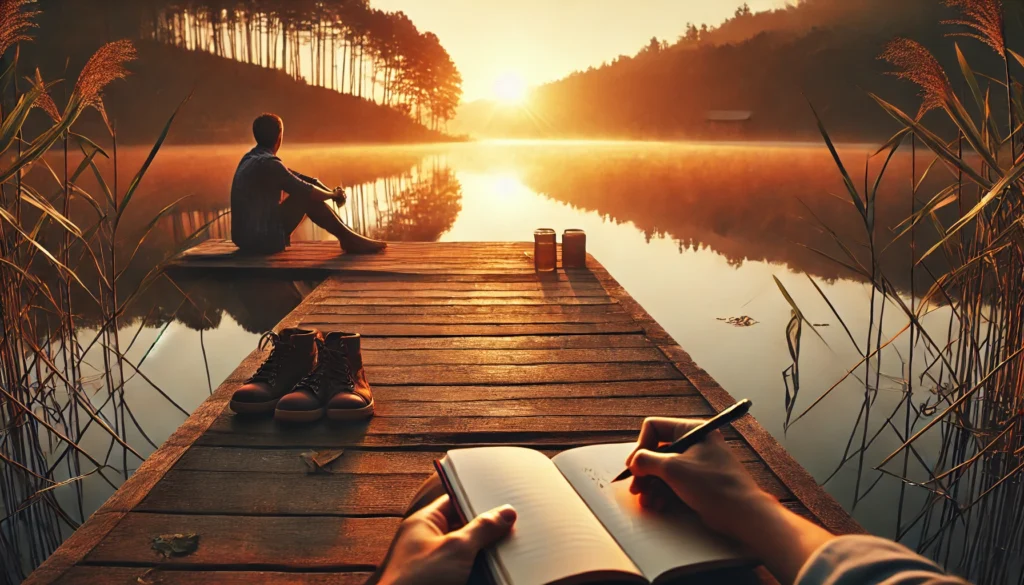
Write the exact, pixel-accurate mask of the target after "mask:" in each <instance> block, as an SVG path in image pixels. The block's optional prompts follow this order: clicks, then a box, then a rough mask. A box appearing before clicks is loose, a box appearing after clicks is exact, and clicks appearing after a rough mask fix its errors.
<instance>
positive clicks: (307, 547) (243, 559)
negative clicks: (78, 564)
mask: <svg viewBox="0 0 1024 585" xmlns="http://www.w3.org/2000/svg"><path fill="white" fill-rule="evenodd" d="M398 524H399V519H398V518H343V517H334V516H304V517H298V516H278V517H274V516H210V515H200V516H191V515H185V514H147V513H131V514H128V515H127V516H126V517H125V518H124V520H122V521H121V522H120V523H119V524H118V525H117V527H115V528H114V529H113V530H112V531H110V534H108V535H107V537H106V538H105V539H103V541H102V542H100V543H99V545H98V546H96V548H95V549H93V550H92V552H90V553H89V554H88V555H87V556H86V558H85V561H86V562H88V563H109V564H129V563H131V564H139V565H151V566H160V567H170V566H173V567H176V568H178V567H180V568H189V567H192V568H203V569H217V568H220V569H238V568H242V567H244V568H245V569H247V570H250V571H251V570H268V571H274V570H296V569H318V570H324V571H347V570H363V571H366V570H372V569H373V567H375V566H377V565H378V564H380V562H381V561H382V560H383V559H384V555H385V553H386V552H387V548H388V545H389V544H390V543H391V538H392V536H393V535H394V533H395V530H396V529H397V528H398ZM190 532H194V533H196V534H198V535H199V537H200V540H199V548H198V549H196V551H195V552H194V553H192V554H190V555H188V556H180V557H170V558H163V557H161V556H160V555H158V554H157V553H156V551H154V550H153V549H152V544H153V538H154V537H155V536H157V535H160V534H179V533H190Z"/></svg>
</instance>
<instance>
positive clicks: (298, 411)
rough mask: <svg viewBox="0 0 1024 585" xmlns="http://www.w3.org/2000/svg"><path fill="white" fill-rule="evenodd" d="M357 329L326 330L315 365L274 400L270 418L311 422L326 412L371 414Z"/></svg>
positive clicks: (352, 416) (339, 416)
mask: <svg viewBox="0 0 1024 585" xmlns="http://www.w3.org/2000/svg"><path fill="white" fill-rule="evenodd" d="M359 339H360V337H359V334H358V333H328V334H327V336H326V337H325V338H324V341H323V342H322V343H321V344H320V349H319V353H318V362H317V366H316V368H315V369H314V370H313V371H312V372H310V373H309V375H308V376H306V377H305V378H303V379H302V381H300V382H299V383H298V384H296V386H295V389H294V391H292V392H291V393H289V394H286V395H285V396H284V397H283V398H281V401H280V402H278V403H277V408H276V409H275V410H274V418H276V419H277V420H280V421H285V422H313V421H315V420H318V419H319V418H320V417H322V416H323V415H324V413H325V412H326V414H327V418H329V419H331V420H362V419H366V418H370V417H371V416H373V393H372V392H371V391H370V384H369V382H367V381H366V372H365V371H364V370H363V356H362V354H361V353H360V350H359Z"/></svg>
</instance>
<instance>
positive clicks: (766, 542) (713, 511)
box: [626, 418, 834, 583]
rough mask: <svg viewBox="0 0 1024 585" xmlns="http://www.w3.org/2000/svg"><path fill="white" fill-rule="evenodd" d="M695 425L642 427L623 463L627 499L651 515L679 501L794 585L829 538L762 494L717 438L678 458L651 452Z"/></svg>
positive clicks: (673, 422) (662, 422) (669, 422)
mask: <svg viewBox="0 0 1024 585" xmlns="http://www.w3.org/2000/svg"><path fill="white" fill-rule="evenodd" d="M701 422H703V421H699V420H685V419H671V418H648V419H647V420H645V421H644V424H643V427H641V430H640V440H639V441H638V445H637V448H636V450H635V451H633V453H631V454H630V456H629V457H628V458H627V459H626V466H627V467H629V470H630V471H632V472H633V476H634V479H633V484H632V485H631V486H630V491H631V492H632V493H634V494H640V504H641V505H642V506H644V507H647V508H655V509H657V508H660V507H661V506H663V505H665V503H666V500H667V498H669V497H677V496H678V497H679V499H681V500H682V501H683V502H684V503H686V505H688V506H689V507H690V508H693V510H694V511H695V512H697V514H698V515H699V516H700V518H701V520H703V521H704V523H705V524H707V525H708V526H709V527H711V528H712V529H713V530H717V531H718V532H721V533H722V534H724V535H726V536H728V537H730V538H732V539H733V540H736V541H738V542H739V543H741V544H743V545H745V546H746V548H747V549H748V550H749V551H750V552H751V553H752V554H753V555H754V556H755V557H756V558H758V559H760V560H761V562H763V563H764V564H765V566H767V567H768V570H769V571H771V572H772V574H773V575H775V578H776V579H778V580H779V582H780V583H793V582H794V581H795V580H796V577H797V575H798V574H799V572H800V568H801V567H802V566H803V565H804V563H806V562H807V559H809V558H810V557H811V555H812V554H813V553H814V551H816V550H818V548H820V547H821V546H822V545H824V544H825V543H826V542H828V541H829V540H831V539H832V538H834V537H833V536H832V535H831V534H830V533H829V532H828V531H827V530H825V529H824V528H821V527H820V526H818V525H816V524H813V523H811V522H810V521H808V520H806V519H805V518H802V517H800V516H797V515H796V514H794V513H793V512H791V511H790V510H788V509H786V508H785V507H783V506H782V504H780V503H779V502H778V500H776V499H775V498H773V497H772V496H771V495H769V494H768V493H767V492H765V491H764V490H762V489H761V488H760V487H759V486H758V485H757V483H756V482H755V481H754V478H752V477H751V476H750V474H749V473H747V470H746V469H745V468H744V467H743V464H742V463H740V461H739V459H737V458H736V456H735V455H733V453H732V451H730V450H729V447H728V446H726V444H725V439H724V438H723V437H722V434H721V433H720V432H718V431H715V432H714V433H711V435H709V436H708V438H706V439H704V440H703V441H702V442H700V443H698V444H696V445H694V446H693V447H690V448H689V449H687V450H686V452H684V453H682V454H680V455H677V454H672V453H669V454H662V453H654V452H653V451H651V449H654V448H656V447H657V446H658V445H659V444H661V443H668V442H671V441H674V440H676V439H678V438H679V437H681V436H683V435H684V434H686V433H687V432H688V431H690V430H691V429H693V428H694V427H696V426H697V425H699V424H701Z"/></svg>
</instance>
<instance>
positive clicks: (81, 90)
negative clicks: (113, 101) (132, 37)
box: [74, 40, 137, 128]
mask: <svg viewBox="0 0 1024 585" xmlns="http://www.w3.org/2000/svg"><path fill="white" fill-rule="evenodd" d="M136 57H137V53H136V51H135V45H133V44H132V42H131V41H129V40H120V41H114V42H111V43H107V44H105V45H103V46H102V47H100V48H99V49H98V50H97V51H96V53H94V54H93V56H92V57H90V58H89V62H88V63H86V64H85V67H84V68H82V73H80V74H79V75H78V81H77V82H76V83H75V90H74V93H75V94H77V95H78V97H79V99H80V100H81V104H82V107H91V108H95V109H96V111H98V112H99V113H100V115H101V116H103V122H104V123H105V124H106V125H107V128H110V121H109V120H108V119H107V111H106V108H104V107H103V90H104V88H106V87H107V85H109V84H110V83H111V82H113V81H116V80H118V79H124V78H125V77H127V76H128V73H129V72H128V69H126V68H125V64H126V63H129V62H131V61H134V60H135V59H136Z"/></svg>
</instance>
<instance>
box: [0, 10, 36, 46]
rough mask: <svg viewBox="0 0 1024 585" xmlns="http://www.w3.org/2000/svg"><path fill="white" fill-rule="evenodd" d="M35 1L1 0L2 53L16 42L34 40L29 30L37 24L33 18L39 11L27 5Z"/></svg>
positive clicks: (0, 28) (0, 31)
mask: <svg viewBox="0 0 1024 585" xmlns="http://www.w3.org/2000/svg"><path fill="white" fill-rule="evenodd" d="M34 2H35V0H0V55H3V54H4V53H6V52H7V49H10V48H11V46H12V45H14V44H15V43H18V42H21V41H29V40H32V37H31V36H29V34H28V31H29V29H30V28H32V27H34V26H36V25H35V23H33V22H32V18H33V17H34V16H35V15H37V14H39V12H38V11H36V10H29V9H28V8H27V6H28V5H29V4H32V3H34Z"/></svg>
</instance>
